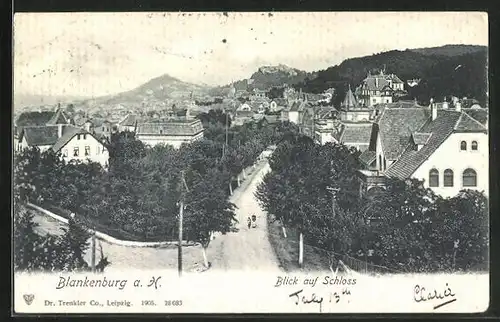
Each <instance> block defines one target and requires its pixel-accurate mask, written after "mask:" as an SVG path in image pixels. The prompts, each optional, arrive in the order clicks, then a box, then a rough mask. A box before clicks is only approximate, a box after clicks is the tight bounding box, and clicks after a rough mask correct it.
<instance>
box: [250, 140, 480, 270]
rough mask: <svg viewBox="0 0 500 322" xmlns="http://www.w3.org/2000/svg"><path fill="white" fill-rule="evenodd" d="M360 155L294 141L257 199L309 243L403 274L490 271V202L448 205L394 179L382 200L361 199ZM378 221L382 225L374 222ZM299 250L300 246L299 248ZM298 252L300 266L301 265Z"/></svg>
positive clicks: (464, 196) (475, 196) (475, 197)
mask: <svg viewBox="0 0 500 322" xmlns="http://www.w3.org/2000/svg"><path fill="white" fill-rule="evenodd" d="M356 154H357V151H355V150H354V149H348V148H346V147H345V146H343V145H336V144H332V143H328V144H326V145H323V146H320V145H316V144H314V143H313V142H312V141H311V140H310V139H309V138H307V137H301V136H298V135H296V136H294V137H292V138H290V139H289V140H286V141H283V142H282V143H280V144H279V145H278V147H277V149H276V151H275V153H274V154H273V156H272V158H271V161H270V165H271V169H272V171H271V172H270V173H268V174H267V175H266V177H265V178H264V180H263V182H262V184H261V185H260V186H259V187H258V190H257V193H256V194H257V197H258V199H259V201H260V203H261V204H262V206H263V207H264V209H266V210H267V211H268V212H269V213H271V214H273V215H274V216H275V218H276V219H277V220H279V221H280V222H281V223H282V224H283V226H284V227H290V228H293V229H296V230H297V231H298V233H299V245H301V243H300V242H301V241H302V238H304V239H305V241H306V242H307V243H308V244H311V245H313V246H316V247H321V248H324V249H327V250H330V251H332V252H335V253H339V254H345V255H349V256H351V257H354V258H358V259H360V260H363V261H370V262H372V263H374V264H378V265H383V266H386V267H389V268H393V269H395V270H398V271H406V272H417V271H421V272H423V271H425V272H429V271H456V270H473V269H485V268H487V263H488V258H487V254H488V203H487V198H486V196H485V195H484V194H483V193H481V192H477V191H471V190H465V191H462V192H460V193H459V194H458V195H457V196H456V197H454V198H449V199H443V198H441V197H439V196H436V195H435V194H434V193H433V192H432V191H431V190H430V189H425V188H424V187H423V185H422V182H420V181H418V180H409V181H407V182H403V181H400V180H392V181H390V182H388V183H387V191H386V192H385V193H382V194H380V195H377V196H372V197H370V196H367V195H363V196H362V195H361V194H360V190H359V184H358V181H357V177H356V173H355V172H356V170H357V169H359V166H360V165H359V164H358V161H357V158H356V157H355V156H356ZM375 219H377V220H375ZM299 247H300V246H299ZM302 254H303V253H302V250H301V249H299V264H301V261H302V256H303V255H302Z"/></svg>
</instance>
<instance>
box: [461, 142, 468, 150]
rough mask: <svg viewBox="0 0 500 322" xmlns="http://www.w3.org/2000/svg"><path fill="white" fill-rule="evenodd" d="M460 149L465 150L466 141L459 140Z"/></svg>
mask: <svg viewBox="0 0 500 322" xmlns="http://www.w3.org/2000/svg"><path fill="white" fill-rule="evenodd" d="M460 150H462V151H465V150H467V142H465V141H462V142H460Z"/></svg>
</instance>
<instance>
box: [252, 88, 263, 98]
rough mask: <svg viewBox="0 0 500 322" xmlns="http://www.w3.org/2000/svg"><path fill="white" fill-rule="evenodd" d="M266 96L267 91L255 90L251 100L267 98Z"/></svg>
mask: <svg viewBox="0 0 500 322" xmlns="http://www.w3.org/2000/svg"><path fill="white" fill-rule="evenodd" d="M266 96H267V91H265V90H261V89H258V88H254V89H253V91H252V94H251V96H250V99H256V98H266Z"/></svg>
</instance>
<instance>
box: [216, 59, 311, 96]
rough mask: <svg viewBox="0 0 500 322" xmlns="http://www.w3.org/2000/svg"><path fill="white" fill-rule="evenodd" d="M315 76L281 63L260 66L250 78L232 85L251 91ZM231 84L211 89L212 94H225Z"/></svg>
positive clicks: (293, 83) (297, 81)
mask: <svg viewBox="0 0 500 322" xmlns="http://www.w3.org/2000/svg"><path fill="white" fill-rule="evenodd" d="M314 77H315V73H309V72H305V71H303V70H299V69H296V68H292V67H289V66H286V65H283V64H280V65H275V66H262V67H260V68H259V69H258V70H257V71H256V72H255V73H253V74H252V75H251V76H250V78H248V79H243V80H239V81H236V82H234V83H233V84H232V85H233V86H234V88H235V89H236V90H237V91H238V90H248V91H251V90H253V89H254V88H258V89H269V88H271V87H279V86H282V85H283V84H288V85H295V84H298V83H301V82H304V81H306V80H309V79H312V78H314ZM230 86H231V84H230V85H227V86H220V87H216V88H213V89H212V94H214V95H225V94H226V93H227V91H228V90H229V88H230Z"/></svg>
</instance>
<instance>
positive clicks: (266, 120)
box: [253, 114, 281, 124]
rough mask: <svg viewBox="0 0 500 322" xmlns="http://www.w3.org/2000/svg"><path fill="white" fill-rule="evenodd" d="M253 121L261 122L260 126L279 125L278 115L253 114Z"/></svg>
mask: <svg viewBox="0 0 500 322" xmlns="http://www.w3.org/2000/svg"><path fill="white" fill-rule="evenodd" d="M253 119H254V120H255V121H261V122H262V124H276V123H279V122H280V121H281V120H280V117H279V115H268V114H254V116H253Z"/></svg>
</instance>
